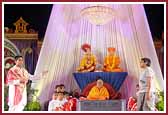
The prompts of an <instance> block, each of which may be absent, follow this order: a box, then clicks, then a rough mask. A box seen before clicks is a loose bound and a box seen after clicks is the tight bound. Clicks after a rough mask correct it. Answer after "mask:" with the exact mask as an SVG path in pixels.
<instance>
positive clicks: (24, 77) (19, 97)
mask: <svg viewBox="0 0 168 115" xmlns="http://www.w3.org/2000/svg"><path fill="white" fill-rule="evenodd" d="M15 63H16V65H15V66H13V67H12V68H11V69H10V70H9V71H8V75H7V84H8V86H9V91H8V106H9V110H8V111H23V109H24V107H25V106H26V104H27V90H26V84H27V82H28V80H29V79H30V80H37V79H38V78H37V77H35V76H32V75H31V74H29V73H28V72H27V70H26V69H25V68H23V57H22V56H16V57H15ZM41 76H43V74H40V75H39V76H38V77H41Z"/></svg>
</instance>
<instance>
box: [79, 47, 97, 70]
mask: <svg viewBox="0 0 168 115" xmlns="http://www.w3.org/2000/svg"><path fill="white" fill-rule="evenodd" d="M82 50H83V51H84V52H85V54H84V56H83V58H82V60H81V62H80V67H78V68H77V71H78V72H93V71H94V70H95V67H96V57H95V56H94V55H93V54H92V53H91V46H90V45H89V44H83V45H82Z"/></svg>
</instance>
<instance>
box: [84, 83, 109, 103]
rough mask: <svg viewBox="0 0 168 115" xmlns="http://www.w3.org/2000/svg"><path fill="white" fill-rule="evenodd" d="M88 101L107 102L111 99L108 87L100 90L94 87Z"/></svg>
mask: <svg viewBox="0 0 168 115" xmlns="http://www.w3.org/2000/svg"><path fill="white" fill-rule="evenodd" d="M87 99H88V100H106V99H109V92H108V90H107V88H106V87H104V86H103V87H101V88H100V89H99V88H98V87H97V86H94V87H93V88H92V89H91V90H90V92H89V94H88V96H87Z"/></svg>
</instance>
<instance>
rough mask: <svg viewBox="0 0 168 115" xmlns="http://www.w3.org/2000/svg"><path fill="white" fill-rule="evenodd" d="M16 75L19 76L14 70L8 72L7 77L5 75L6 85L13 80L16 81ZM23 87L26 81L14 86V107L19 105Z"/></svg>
mask: <svg viewBox="0 0 168 115" xmlns="http://www.w3.org/2000/svg"><path fill="white" fill-rule="evenodd" d="M16 75H19V74H17V70H16V69H14V70H13V71H12V70H9V72H8V75H7V84H8V83H9V82H11V81H13V80H18V78H17V77H16ZM25 85H26V81H25V83H23V84H19V85H15V96H14V105H18V104H19V103H20V101H21V99H22V93H23V91H24V87H25Z"/></svg>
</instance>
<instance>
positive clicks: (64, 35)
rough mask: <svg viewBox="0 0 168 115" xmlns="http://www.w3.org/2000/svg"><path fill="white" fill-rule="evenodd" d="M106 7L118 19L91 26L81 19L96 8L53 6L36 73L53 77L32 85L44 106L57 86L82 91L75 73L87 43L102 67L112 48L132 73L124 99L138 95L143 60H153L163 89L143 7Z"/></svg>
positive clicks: (122, 64)
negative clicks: (81, 48)
mask: <svg viewBox="0 0 168 115" xmlns="http://www.w3.org/2000/svg"><path fill="white" fill-rule="evenodd" d="M104 5H105V6H108V7H111V8H112V9H113V10H114V12H115V15H114V16H113V19H112V21H110V22H109V23H108V24H105V25H102V26H96V25H94V24H91V23H90V22H88V20H87V19H85V18H84V17H81V15H80V11H81V10H82V9H83V8H86V7H88V6H93V4H82V5H81V4H64V5H63V4H55V5H53V8H52V12H51V16H50V19H49V23H48V27H47V30H46V34H45V37H44V42H43V46H42V49H41V52H40V56H39V60H38V63H37V67H36V71H35V73H40V72H41V71H43V70H49V74H48V76H47V79H42V80H40V81H37V82H35V83H33V85H32V87H34V88H35V89H38V90H39V93H38V97H39V99H40V101H41V103H43V102H45V101H46V100H48V99H49V98H51V95H52V93H53V90H54V87H55V85H57V84H60V83H63V84H65V86H66V90H67V91H71V90H74V89H79V87H78V86H77V84H76V82H75V80H74V77H73V75H72V73H73V72H74V71H75V70H76V68H77V67H78V66H79V62H80V59H81V57H82V55H83V52H82V51H81V50H80V47H81V45H82V44H83V43H89V44H91V46H92V52H93V53H94V54H95V55H96V57H97V58H98V61H99V63H103V59H104V57H105V56H106V54H107V48H108V47H111V46H112V47H115V48H116V50H117V55H118V56H119V57H120V58H121V67H122V68H123V69H124V71H127V72H128V76H127V79H126V80H125V82H124V83H123V85H122V87H121V89H120V92H121V93H122V96H123V98H126V99H127V98H128V97H129V96H132V95H135V91H136V90H135V86H136V84H137V83H138V78H139V73H140V71H141V69H140V67H139V62H140V58H141V57H149V58H150V59H151V60H152V63H153V64H152V68H153V69H154V71H155V74H156V80H157V81H158V82H157V83H158V85H159V87H160V88H161V89H163V77H162V73H161V69H160V66H159V62H158V59H157V55H156V51H155V48H154V44H153V40H152V36H151V33H150V29H149V25H148V22H147V18H146V14H145V11H144V8H143V5H142V4H137V5H133V4H127V5H126V4H104Z"/></svg>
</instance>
